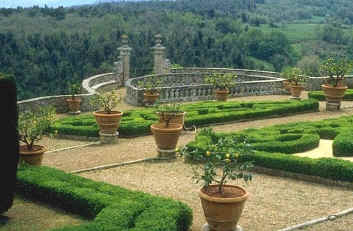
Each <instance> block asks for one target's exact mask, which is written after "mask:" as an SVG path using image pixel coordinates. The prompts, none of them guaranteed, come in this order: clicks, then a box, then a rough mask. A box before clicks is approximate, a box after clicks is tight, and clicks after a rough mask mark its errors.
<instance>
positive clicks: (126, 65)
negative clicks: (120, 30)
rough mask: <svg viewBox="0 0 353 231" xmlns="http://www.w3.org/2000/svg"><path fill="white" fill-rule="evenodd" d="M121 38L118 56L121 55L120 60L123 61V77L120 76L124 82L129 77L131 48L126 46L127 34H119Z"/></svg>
mask: <svg viewBox="0 0 353 231" xmlns="http://www.w3.org/2000/svg"><path fill="white" fill-rule="evenodd" d="M121 39H122V44H123V45H122V46H121V47H119V48H118V50H119V52H120V57H121V61H122V62H123V65H122V66H123V70H122V73H123V78H122V82H123V83H125V82H126V80H128V79H129V78H130V54H131V50H132V49H131V48H130V47H129V46H128V37H127V35H125V34H124V35H122V36H121Z"/></svg>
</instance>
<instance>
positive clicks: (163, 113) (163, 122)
mask: <svg viewBox="0 0 353 231" xmlns="http://www.w3.org/2000/svg"><path fill="white" fill-rule="evenodd" d="M175 108H176V106H175V104H173V103H172V104H164V105H161V106H159V107H158V108H157V111H156V112H157V114H159V116H160V118H161V119H160V122H159V123H156V124H152V125H151V131H152V133H153V136H154V139H155V141H156V145H157V150H158V153H159V156H160V157H167V158H175V157H176V146H177V143H178V140H179V136H180V133H181V131H182V129H183V125H182V124H181V123H175V118H176V115H177V114H178V111H176V109H175Z"/></svg>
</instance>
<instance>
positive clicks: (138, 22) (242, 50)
mask: <svg viewBox="0 0 353 231" xmlns="http://www.w3.org/2000/svg"><path fill="white" fill-rule="evenodd" d="M352 8H353V3H352V1H351V0H335V1H333V0H332V1H331V0H256V1H255V0H237V1H234V0H176V1H151V2H122V3H109V4H108V3H105V4H98V5H91V6H82V7H75V8H63V7H59V8H50V7H44V8H41V7H31V8H26V9H23V8H16V9H0V57H1V58H0V72H4V73H9V74H13V75H14V76H15V78H16V81H17V83H18V91H19V92H18V96H19V98H20V99H25V98H31V97H35V96H44V95H53V94H62V93H66V92H67V84H68V83H69V82H80V81H82V79H83V78H85V77H88V76H90V75H93V74H96V73H103V72H108V71H111V69H112V63H113V62H114V61H116V59H117V56H118V51H117V47H119V46H120V45H121V44H120V36H121V35H122V34H124V33H126V34H128V36H129V39H130V41H129V45H130V46H131V47H132V48H133V51H132V56H131V63H132V68H131V72H132V75H133V76H136V75H140V74H144V73H149V72H150V71H151V69H152V53H151V50H150V47H152V46H153V45H154V39H153V36H154V35H155V34H157V33H161V34H162V36H163V44H164V46H166V47H167V56H168V58H170V59H171V61H172V63H177V64H180V65H182V66H201V67H202V66H203V67H237V68H250V69H252V68H254V69H264V70H272V71H280V70H281V69H282V68H283V67H285V66H288V65H296V64H298V63H303V59H308V60H310V61H312V60H314V61H315V60H320V59H322V58H325V57H326V56H328V55H330V54H331V53H334V52H344V53H345V52H346V51H347V52H346V53H347V55H351V54H350V53H349V52H350V51H352V50H353V49H350V47H353V45H352V44H353V39H352V26H351V24H352V23H353V16H351V14H352V12H351V11H347V10H346V9H352ZM292 28H293V30H292ZM317 44H319V45H317ZM313 57H314V58H313ZM304 61H305V60H304ZM304 63H305V62H304ZM314 71H315V70H314Z"/></svg>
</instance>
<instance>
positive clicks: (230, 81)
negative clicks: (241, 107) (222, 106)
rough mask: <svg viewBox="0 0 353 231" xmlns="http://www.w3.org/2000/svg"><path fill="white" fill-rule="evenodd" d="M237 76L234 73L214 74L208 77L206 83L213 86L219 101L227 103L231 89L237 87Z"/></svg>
mask: <svg viewBox="0 0 353 231" xmlns="http://www.w3.org/2000/svg"><path fill="white" fill-rule="evenodd" d="M236 78H237V75H235V74H233V73H226V74H224V73H213V74H211V75H209V76H206V78H205V83H206V84H210V85H212V87H213V88H214V89H215V95H216V99H217V100H218V101H227V99H228V95H229V88H231V87H233V86H235V85H236V82H235V80H236Z"/></svg>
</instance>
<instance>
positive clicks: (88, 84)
mask: <svg viewBox="0 0 353 231" xmlns="http://www.w3.org/2000/svg"><path fill="white" fill-rule="evenodd" d="M120 76H121V75H120V74H117V73H105V74H100V75H95V76H92V77H89V78H87V79H85V80H84V81H83V82H82V92H83V93H84V94H79V95H78V96H80V97H81V100H82V102H81V111H83V112H85V111H91V110H92V108H91V107H90V104H89V100H90V98H91V97H92V96H93V95H95V94H97V93H98V92H99V91H107V90H111V89H117V88H118V87H121V86H122V84H123V83H122V81H121V77H120ZM69 97H70V95H55V96H44V97H38V98H33V99H28V100H21V101H18V103H17V104H18V110H19V111H20V112H21V111H25V110H32V109H33V108H38V107H42V106H48V105H50V106H53V107H55V109H56V111H57V112H58V113H65V112H67V111H68V108H67V103H66V99H67V98H69Z"/></svg>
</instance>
